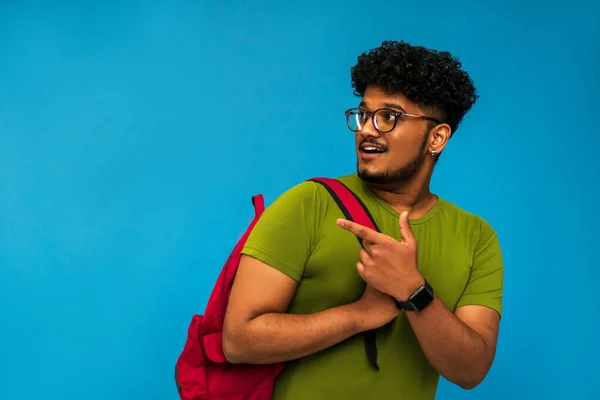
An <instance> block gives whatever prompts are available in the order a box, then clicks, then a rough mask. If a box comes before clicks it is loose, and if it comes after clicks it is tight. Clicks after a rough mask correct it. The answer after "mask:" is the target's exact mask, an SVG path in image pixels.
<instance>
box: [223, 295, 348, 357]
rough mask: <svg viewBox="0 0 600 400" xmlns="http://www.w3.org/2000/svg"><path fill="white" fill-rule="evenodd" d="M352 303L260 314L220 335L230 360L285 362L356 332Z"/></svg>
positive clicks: (328, 345) (327, 345) (339, 340)
mask: <svg viewBox="0 0 600 400" xmlns="http://www.w3.org/2000/svg"><path fill="white" fill-rule="evenodd" d="M354 308H355V305H354V304H349V305H344V306H340V307H335V308H331V309H329V310H325V311H321V312H317V313H314V314H280V313H272V314H263V315H260V316H258V317H256V318H254V319H252V320H251V321H249V322H248V323H247V324H245V325H244V326H243V327H240V328H238V329H236V330H233V331H231V332H226V333H225V334H224V337H223V341H224V350H225V354H226V357H227V358H228V360H229V361H230V362H233V363H249V364H270V363H276V362H285V361H289V360H293V359H297V358H301V357H305V356H307V355H310V354H313V353H316V352H318V351H320V350H323V349H326V348H328V347H331V346H333V345H335V344H338V343H340V342H342V341H343V340H345V339H347V338H349V337H351V336H354V335H356V334H357V333H359V332H360V328H359V324H358V321H357V319H356V311H355V310H354Z"/></svg>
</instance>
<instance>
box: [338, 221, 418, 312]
mask: <svg viewBox="0 0 600 400" xmlns="http://www.w3.org/2000/svg"><path fill="white" fill-rule="evenodd" d="M398 223H399V226H400V235H401V237H402V239H401V240H400V241H398V240H396V239H394V238H392V237H390V236H388V235H385V234H383V233H380V232H376V231H374V230H372V229H370V228H367V227H365V226H362V225H359V224H357V223H355V222H352V221H348V220H345V219H339V220H338V221H337V224H338V226H340V227H341V228H342V229H345V230H347V231H348V232H350V233H352V234H354V235H356V236H358V237H359V238H361V239H362V240H363V249H361V250H360V252H359V253H358V257H359V262H358V263H357V264H356V269H357V270H358V273H359V275H360V276H361V277H362V279H363V280H364V281H365V282H366V283H367V284H369V285H371V286H373V287H374V288H375V289H377V290H379V291H381V292H384V293H387V294H388V295H390V296H392V297H394V298H396V299H398V300H400V301H405V300H407V299H408V297H409V296H410V295H411V293H412V292H413V291H414V290H416V289H417V288H418V287H419V286H421V285H422V284H423V281H424V279H423V277H422V276H421V274H420V273H419V270H418V266H417V240H416V238H415V236H414V234H413V232H412V229H411V227H410V223H409V221H408V213H407V212H403V213H402V214H401V215H400V218H399V221H398Z"/></svg>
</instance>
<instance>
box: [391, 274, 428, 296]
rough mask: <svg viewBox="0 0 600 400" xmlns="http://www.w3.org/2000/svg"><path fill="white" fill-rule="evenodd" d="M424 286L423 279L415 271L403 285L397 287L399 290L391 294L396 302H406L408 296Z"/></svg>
mask: <svg viewBox="0 0 600 400" xmlns="http://www.w3.org/2000/svg"><path fill="white" fill-rule="evenodd" d="M423 285H425V278H424V277H423V276H422V275H421V274H420V273H419V272H418V271H417V272H416V273H415V274H414V275H413V276H412V277H411V278H410V279H408V280H406V281H405V283H404V285H399V286H400V290H399V291H398V292H397V293H394V294H393V297H394V298H395V299H396V300H397V301H407V300H408V299H409V298H410V296H411V295H412V294H413V293H414V292H415V291H416V290H417V289H419V288H420V287H422V286H423Z"/></svg>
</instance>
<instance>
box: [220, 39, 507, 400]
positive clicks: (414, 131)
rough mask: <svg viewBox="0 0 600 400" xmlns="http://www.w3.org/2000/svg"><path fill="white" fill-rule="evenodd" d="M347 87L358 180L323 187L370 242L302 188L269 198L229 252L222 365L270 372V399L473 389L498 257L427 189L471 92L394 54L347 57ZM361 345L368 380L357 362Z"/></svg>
mask: <svg viewBox="0 0 600 400" xmlns="http://www.w3.org/2000/svg"><path fill="white" fill-rule="evenodd" d="M351 75H352V84H353V87H354V89H355V94H356V95H357V96H359V97H361V98H362V101H361V102H360V105H359V107H357V108H355V109H351V110H349V111H347V112H346V117H347V122H348V127H349V128H350V129H351V130H353V131H355V139H356V152H357V158H358V161H357V164H358V171H357V173H356V174H352V175H348V176H343V177H340V178H338V180H339V181H341V182H342V183H344V184H345V185H346V186H347V187H348V188H350V189H351V190H352V191H353V192H354V193H355V194H356V195H357V196H358V197H359V198H360V199H361V200H362V202H363V203H364V204H365V205H366V207H367V208H368V209H369V211H370V213H371V214H372V216H373V218H374V220H375V222H376V223H377V225H378V227H379V229H380V230H381V233H378V232H376V231H373V230H369V229H367V228H364V227H361V226H359V225H357V224H355V223H351V222H349V221H346V220H344V219H343V214H342V212H341V210H340V208H339V207H338V206H337V204H336V203H335V201H334V200H333V198H332V197H331V195H330V194H329V193H328V192H327V190H326V189H325V188H324V187H323V186H321V185H319V184H317V183H315V182H310V181H307V182H304V183H300V184H299V185H297V186H295V187H293V188H291V189H290V190H288V191H287V192H285V193H284V194H283V195H281V196H280V197H279V198H278V199H277V200H276V201H275V202H273V204H272V205H271V206H270V207H268V208H267V210H265V212H264V214H263V216H262V217H261V219H260V221H259V222H258V224H257V225H256V226H255V228H254V230H253V232H252V234H251V235H250V237H249V239H248V241H247V244H246V246H245V248H244V250H243V256H242V259H241V262H240V265H239V270H238V274H237V276H236V279H235V282H234V286H233V288H232V292H231V297H230V302H229V307H228V310H227V315H226V318H225V327H224V338H223V349H224V352H225V354H226V356H227V358H228V359H229V360H230V361H231V362H233V363H255V364H261V363H275V362H285V363H286V367H285V369H284V370H283V372H282V373H281V374H280V375H279V376H278V377H277V379H276V382H275V387H274V399H276V400H278V399H285V400H300V399H302V400H304V399H306V400H308V399H332V398H339V399H344V400H348V399H349V400H352V399H361V400H362V399H432V398H434V397H435V393H436V389H437V385H438V380H439V376H440V374H441V375H442V376H444V377H445V378H446V379H448V380H449V381H450V382H453V383H455V384H457V385H459V386H461V387H462V388H465V389H471V388H474V387H476V386H477V385H478V384H479V383H481V382H482V380H483V379H484V377H485V376H486V374H487V372H488V370H489V368H490V367H491V365H492V362H493V359H494V356H495V349H496V341H497V336H498V327H499V320H500V313H501V306H502V287H503V262H502V256H501V250H500V245H499V242H498V238H497V236H496V234H495V232H494V230H493V229H492V227H491V226H490V225H489V224H488V223H486V222H485V221H484V220H483V219H482V218H480V217H478V216H476V215H473V214H470V213H468V212H466V211H464V210H462V209H460V208H459V207H458V206H456V205H453V204H451V203H450V202H448V201H445V200H444V199H443V198H441V197H439V196H437V195H435V194H432V193H431V192H430V190H429V183H430V179H431V175H432V171H433V167H434V165H435V163H436V161H437V159H438V157H439V155H440V153H441V152H442V151H443V150H444V147H445V146H446V143H447V142H448V140H449V139H450V137H451V135H452V134H453V133H454V132H455V131H456V129H457V127H458V125H459V123H460V122H461V120H462V118H463V116H464V115H465V114H466V113H467V111H468V110H469V109H470V108H471V107H472V105H473V104H474V102H475V100H476V97H477V96H476V94H475V88H474V86H473V83H472V81H471V79H470V78H469V76H468V75H467V74H466V73H465V72H464V71H462V70H461V65H460V63H459V61H458V60H457V59H455V58H453V57H452V56H451V55H450V54H448V53H447V52H438V51H433V50H428V49H425V48H422V47H416V46H411V45H409V44H407V43H404V42H384V43H383V44H382V45H381V46H380V47H379V48H376V49H374V50H372V51H370V52H367V53H365V54H362V55H361V56H360V57H358V63H357V64H356V65H355V66H354V67H353V68H352V71H351ZM356 235H358V236H359V237H360V238H361V239H362V247H361V244H360V242H359V241H358V240H356ZM407 301H408V302H409V303H408V305H406V304H407V303H406V302H407ZM372 330H376V346H377V351H378V356H377V357H378V359H377V365H376V366H375V367H378V369H377V368H375V367H374V366H373V365H371V364H370V363H369V360H368V358H367V356H366V355H365V341H364V335H363V333H364V332H368V331H372Z"/></svg>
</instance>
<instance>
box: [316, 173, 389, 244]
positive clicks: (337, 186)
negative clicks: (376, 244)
mask: <svg viewBox="0 0 600 400" xmlns="http://www.w3.org/2000/svg"><path fill="white" fill-rule="evenodd" d="M309 180H310V181H313V182H317V183H319V184H321V185H323V186H324V187H325V188H326V189H327V191H328V192H329V194H330V195H331V196H332V197H333V199H334V200H335V202H336V203H337V205H338V206H339V207H340V209H341V210H342V213H343V214H344V216H345V217H346V218H347V219H348V220H350V221H354V222H356V223H357V224H360V225H363V226H366V227H368V228H371V229H373V230H375V231H377V232H380V230H379V227H378V226H377V223H375V219H373V216H372V215H371V213H370V212H369V210H368V209H367V207H366V206H365V204H364V203H363V202H362V200H361V199H359V198H358V196H356V194H354V192H352V191H351V190H350V189H349V188H348V187H347V186H346V185H344V184H343V183H342V182H340V181H338V180H337V179H331V178H311V179H309ZM359 240H360V239H359Z"/></svg>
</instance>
